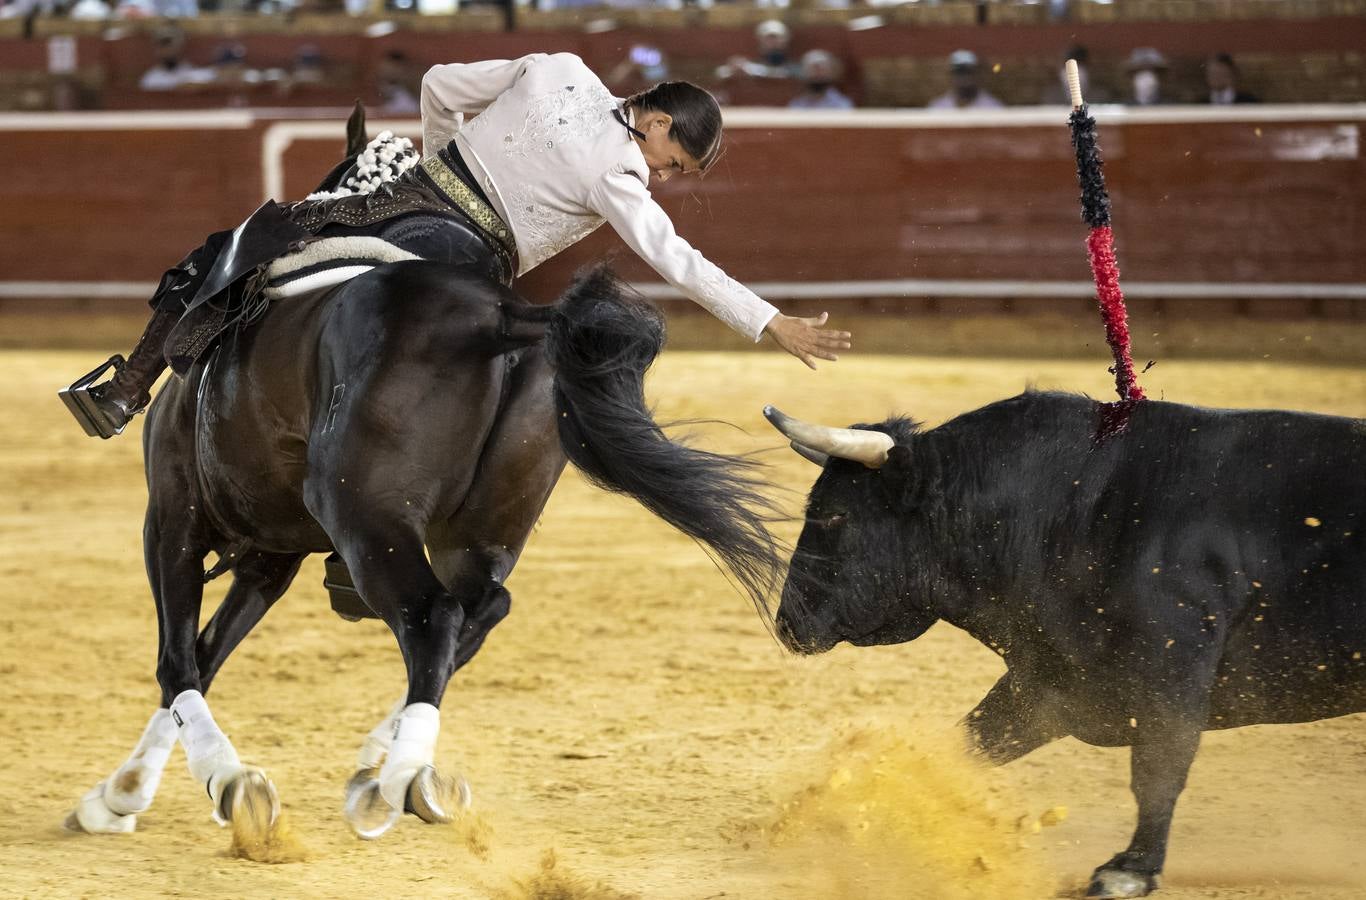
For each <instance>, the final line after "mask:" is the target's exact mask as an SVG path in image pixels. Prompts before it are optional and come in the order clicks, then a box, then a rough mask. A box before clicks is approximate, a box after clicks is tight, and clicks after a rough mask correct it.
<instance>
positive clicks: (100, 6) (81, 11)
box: [66, 0, 114, 19]
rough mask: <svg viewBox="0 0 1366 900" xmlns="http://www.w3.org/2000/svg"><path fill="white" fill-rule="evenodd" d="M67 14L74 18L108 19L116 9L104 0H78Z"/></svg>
mask: <svg viewBox="0 0 1366 900" xmlns="http://www.w3.org/2000/svg"><path fill="white" fill-rule="evenodd" d="M66 14H67V15H68V16H70V17H71V18H73V19H107V18H109V17H110V16H112V15H113V14H114V10H113V8H112V7H111V6H110V5H109V4H108V3H105V2H104V0H76V2H75V3H73V4H72V5H71V8H70V9H68V10H67V11H66Z"/></svg>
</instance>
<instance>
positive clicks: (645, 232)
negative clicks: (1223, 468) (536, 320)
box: [422, 53, 777, 341]
mask: <svg viewBox="0 0 1366 900" xmlns="http://www.w3.org/2000/svg"><path fill="white" fill-rule="evenodd" d="M621 104H622V101H621V100H618V99H616V98H614V97H613V96H612V94H611V92H609V91H608V90H607V88H606V87H605V86H604V85H603V83H602V82H601V81H600V80H599V79H598V77H597V76H596V75H594V74H593V72H592V71H591V70H590V69H589V68H588V67H587V66H586V65H584V63H583V61H582V60H581V59H579V58H578V57H577V56H575V55H573V54H572V53H556V54H553V55H547V54H544V53H535V54H532V55H531V56H524V57H522V58H521V59H516V60H490V61H488V62H478V63H468V64H466V63H454V64H451V65H445V66H434V67H433V68H432V69H431V70H429V71H428V72H427V74H426V76H425V77H423V79H422V134H423V152H424V153H434V152H436V150H437V149H439V148H441V147H444V146H445V145H446V144H447V142H449V141H450V140H451V139H452V138H454V140H455V142H456V147H457V148H458V149H459V150H460V155H461V156H462V157H463V158H464V160H465V162H466V163H467V164H468V165H469V167H470V170H471V172H472V173H473V175H474V176H475V178H476V179H477V180H478V181H479V183H480V185H481V186H482V187H483V188H484V190H485V193H487V194H488V196H489V199H490V200H491V201H492V202H493V204H494V206H495V207H497V209H498V212H499V214H500V215H502V217H503V220H504V221H505V222H507V223H508V226H509V227H510V228H511V229H512V233H513V236H514V237H515V238H516V240H517V255H518V258H519V261H520V263H519V264H520V268H519V271H518V274H519V275H520V274H523V273H525V272H527V271H529V270H531V269H533V268H535V267H536V266H537V265H539V264H540V263H542V262H544V261H545V260H547V259H549V258H550V257H552V256H554V255H555V254H556V253H559V252H560V251H561V250H564V249H565V248H566V247H568V246H570V245H571V244H574V243H576V242H577V241H579V240H581V239H582V238H584V237H586V236H587V235H588V234H590V233H591V232H592V231H594V230H595V229H597V228H598V226H600V225H601V224H602V223H603V221H604V220H605V221H608V222H611V223H612V227H613V228H614V229H615V230H616V232H617V234H619V235H621V238H622V240H624V241H625V242H626V244H627V246H629V247H630V248H631V249H632V250H634V251H635V252H636V253H637V254H638V255H639V256H640V257H641V258H642V259H644V260H645V261H646V262H648V263H649V264H650V265H651V266H652V267H654V269H655V271H656V272H658V273H659V274H660V275H661V276H663V277H664V280H665V281H667V282H669V283H670V284H672V285H673V286H674V287H675V288H677V289H678V290H679V291H681V292H682V293H683V294H685V295H687V296H688V297H690V298H692V299H693V300H695V301H696V302H697V303H699V304H701V305H702V306H703V307H704V308H706V309H707V310H708V311H709V312H711V313H712V315H714V316H716V317H717V318H718V319H720V320H721V321H722V322H725V323H726V324H727V325H729V326H730V327H731V328H733V329H735V330H736V331H738V332H740V333H741V334H744V335H746V336H748V337H749V338H751V339H753V340H756V341H757V340H758V339H759V338H760V337H761V336H762V335H763V331H764V327H765V326H766V325H768V322H769V320H770V319H772V318H773V316H774V315H775V314H776V313H777V309H775V308H774V307H773V306H772V305H771V304H769V303H766V302H765V301H763V300H762V299H760V298H759V297H758V296H757V295H756V294H754V292H753V291H751V290H749V289H748V288H746V287H745V286H744V285H742V284H740V283H739V282H738V281H736V280H735V279H733V278H731V277H729V276H727V275H726V273H725V272H722V271H721V270H720V269H719V268H717V267H716V266H714V265H712V264H711V263H710V262H708V261H707V260H706V258H705V257H703V256H702V254H701V253H699V252H697V251H696V250H694V249H693V248H692V246H691V245H690V244H688V242H687V241H685V240H683V239H682V238H681V237H679V236H678V235H677V234H676V233H675V232H674V227H673V223H672V222H670V221H669V216H668V214H667V213H665V212H664V210H663V209H661V208H660V207H659V205H658V204H657V203H655V201H654V198H652V197H651V196H650V192H649V190H648V188H647V185H648V184H649V178H650V172H649V169H648V168H647V167H646V165H645V157H644V155H643V154H642V153H641V151H640V148H639V147H638V146H637V145H636V142H635V141H634V140H632V139H631V137H630V135H629V134H628V133H627V131H626V129H625V128H623V127H622V125H621V123H620V122H618V121H617V120H616V119H615V118H614V117H613V115H612V110H613V109H616V108H619V107H620V106H621ZM466 116H476V117H475V118H473V119H471V121H470V122H469V123H468V124H463V123H464V118H465V117H466ZM462 124H463V127H462Z"/></svg>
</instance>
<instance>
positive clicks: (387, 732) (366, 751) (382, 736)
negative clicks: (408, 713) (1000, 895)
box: [356, 697, 408, 769]
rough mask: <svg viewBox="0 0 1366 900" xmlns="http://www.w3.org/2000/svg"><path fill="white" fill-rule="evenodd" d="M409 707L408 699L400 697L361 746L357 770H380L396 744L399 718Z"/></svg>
mask: <svg viewBox="0 0 1366 900" xmlns="http://www.w3.org/2000/svg"><path fill="white" fill-rule="evenodd" d="M407 705H408V698H407V697H400V698H399V701H398V702H397V703H395V704H394V708H393V709H391V710H389V715H387V716H385V717H384V720H383V721H382V722H380V723H379V724H378V725H376V726H375V727H374V728H373V729H372V730H371V731H370V733H369V734H367V735H366V736H365V743H363V744H361V745H360V753H359V754H358V755H357V757H356V767H357V768H360V769H378V768H379V766H380V764H381V763H383V762H384V757H386V756H388V755H389V746H390V745H391V744H392V743H393V742H394V730H395V729H396V728H397V727H398V719H399V716H401V715H403V710H404V707H406V706H407Z"/></svg>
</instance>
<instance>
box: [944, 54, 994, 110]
mask: <svg viewBox="0 0 1366 900" xmlns="http://www.w3.org/2000/svg"><path fill="white" fill-rule="evenodd" d="M979 70H980V66H979V63H978V60H977V54H976V53H973V52H972V51H971V50H955V51H953V53H951V54H949V83H950V84H951V85H952V86H951V87H950V88H949V90H948V91H947V92H946V93H944V94H941V95H940V96H938V97H935V98H934V99H933V100H931V101H930V109H1000V108H1001V107H1003V106H1005V104H1004V103H1002V102H1001V101H1000V100H998V99H996V98H995V97H993V96H992V95H991V94H989V93H987V92H986V91H984V90H982V86H981V85H980V84H979V83H978V74H979Z"/></svg>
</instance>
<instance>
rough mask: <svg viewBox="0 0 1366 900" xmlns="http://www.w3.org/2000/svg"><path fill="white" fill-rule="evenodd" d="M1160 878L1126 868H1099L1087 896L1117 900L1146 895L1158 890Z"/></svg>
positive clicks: (1104, 899) (1098, 899)
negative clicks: (1117, 899) (1116, 899)
mask: <svg viewBox="0 0 1366 900" xmlns="http://www.w3.org/2000/svg"><path fill="white" fill-rule="evenodd" d="M1159 881H1160V879H1159V878H1158V876H1156V875H1147V874H1144V873H1143V872H1129V871H1126V870H1124V869H1097V870H1096V872H1095V874H1094V875H1092V876H1091V884H1090V886H1089V887H1087V888H1086V896H1087V897H1091V898H1096V900H1115V898H1120V897H1146V896H1148V895H1149V894H1150V893H1152V892H1153V891H1155V890H1157V886H1158V883H1159Z"/></svg>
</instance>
